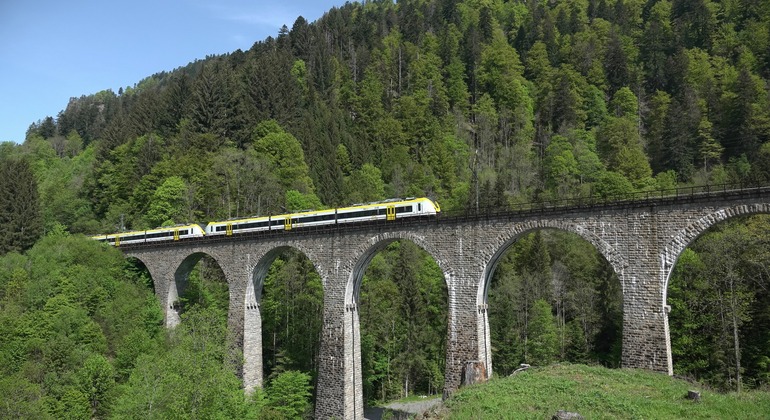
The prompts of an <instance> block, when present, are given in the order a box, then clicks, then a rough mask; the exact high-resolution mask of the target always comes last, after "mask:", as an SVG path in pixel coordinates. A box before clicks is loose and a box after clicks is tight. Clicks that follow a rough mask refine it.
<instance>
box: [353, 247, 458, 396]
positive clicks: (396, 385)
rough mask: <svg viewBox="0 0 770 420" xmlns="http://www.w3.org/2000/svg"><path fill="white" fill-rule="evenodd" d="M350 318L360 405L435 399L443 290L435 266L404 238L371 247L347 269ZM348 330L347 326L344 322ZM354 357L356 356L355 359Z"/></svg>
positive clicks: (442, 345) (442, 349)
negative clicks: (424, 397)
mask: <svg viewBox="0 0 770 420" xmlns="http://www.w3.org/2000/svg"><path fill="white" fill-rule="evenodd" d="M352 282H353V284H352V285H353V287H352V288H351V289H352V294H351V295H350V296H349V297H348V300H347V302H348V306H349V308H346V309H348V310H346V314H345V316H346V317H348V316H349V317H350V321H351V324H352V325H351V328H352V329H353V331H356V328H358V336H356V335H357V334H355V332H354V334H352V337H353V341H354V346H353V347H354V357H353V358H354V360H360V361H361V362H360V366H355V367H354V368H355V370H358V372H360V377H361V379H360V380H361V388H362V389H361V390H360V391H359V392H360V394H358V396H357V398H358V397H362V398H363V399H364V400H363V401H364V405H371V404H372V403H375V402H382V401H389V400H393V399H398V398H402V397H405V396H408V395H413V394H416V393H419V394H422V395H436V394H439V395H440V394H441V393H442V391H443V388H444V382H445V378H444V373H445V367H446V357H447V321H448V300H449V298H448V291H447V283H446V278H445V274H444V273H443V271H442V269H441V268H440V266H439V262H438V261H437V260H436V259H435V258H434V257H433V256H432V255H431V254H430V253H428V252H427V251H426V250H424V249H423V248H422V247H420V246H419V245H418V244H416V243H415V242H413V241H411V240H409V239H385V240H382V241H380V242H378V243H376V244H375V245H373V246H371V247H370V248H369V249H368V250H367V251H366V252H364V254H363V255H362V256H361V257H360V258H359V260H358V261H357V263H356V265H355V268H354V270H353V278H352ZM345 324H346V326H347V325H348V321H347V320H346V322H345ZM355 351H360V358H359V357H356V356H355Z"/></svg>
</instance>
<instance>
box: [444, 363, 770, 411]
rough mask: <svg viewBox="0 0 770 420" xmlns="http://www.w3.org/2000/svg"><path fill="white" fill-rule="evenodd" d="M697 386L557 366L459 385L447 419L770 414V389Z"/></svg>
mask: <svg viewBox="0 0 770 420" xmlns="http://www.w3.org/2000/svg"><path fill="white" fill-rule="evenodd" d="M690 389H693V390H700V388H699V387H698V386H697V385H694V384H691V383H688V382H685V381H681V380H677V379H674V378H671V377H668V376H666V375H661V374H658V373H652V372H647V371H642V370H630V369H606V368H602V367H594V366H583V365H558V366H550V367H546V368H539V369H531V370H529V371H526V372H522V373H519V374H517V375H516V376H514V377H508V378H501V379H496V380H493V381H491V382H490V383H488V384H482V385H477V386H471V387H468V388H464V389H461V390H460V391H458V392H457V393H455V394H454V395H453V396H452V398H450V399H449V400H448V401H446V408H447V409H448V413H446V412H444V413H442V414H449V416H448V417H449V418H453V419H454V418H457V419H486V418H489V419H498V418H499V419H502V418H510V419H526V418H531V419H550V418H551V416H553V415H554V414H555V413H556V412H557V411H558V410H567V411H573V412H577V413H580V414H581V415H583V416H584V417H585V418H586V419H602V418H606V419H610V418H612V419H736V420H737V419H770V393H768V392H745V393H742V394H718V393H714V392H709V391H703V392H702V394H701V402H700V403H696V402H693V401H691V400H687V399H685V395H686V394H687V391H688V390H690ZM441 417H444V416H443V415H441Z"/></svg>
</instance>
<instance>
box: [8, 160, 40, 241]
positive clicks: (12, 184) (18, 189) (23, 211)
mask: <svg viewBox="0 0 770 420" xmlns="http://www.w3.org/2000/svg"><path fill="white" fill-rule="evenodd" d="M42 233H43V220H42V218H41V214H40V206H39V203H38V190H37V182H36V180H35V178H34V175H33V174H32V170H31V168H30V165H29V163H27V161H25V160H17V159H7V158H2V157H0V255H2V254H5V253H7V252H9V251H24V250H26V249H27V248H30V247H31V246H32V245H33V244H34V243H35V241H36V240H37V239H38V238H39V237H40V235H41V234H42Z"/></svg>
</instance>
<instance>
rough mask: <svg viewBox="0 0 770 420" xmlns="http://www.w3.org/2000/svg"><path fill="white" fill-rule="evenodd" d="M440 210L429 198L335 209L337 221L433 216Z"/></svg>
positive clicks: (348, 221)
mask: <svg viewBox="0 0 770 420" xmlns="http://www.w3.org/2000/svg"><path fill="white" fill-rule="evenodd" d="M440 211H441V208H440V207H439V205H438V203H435V202H434V201H433V200H431V199H429V198H407V199H405V200H400V199H396V200H389V201H381V202H378V203H371V204H366V205H361V206H351V207H345V208H341V209H337V223H352V222H366V221H374V220H396V219H401V218H405V217H416V216H435V215H437V214H438V213H439V212H440Z"/></svg>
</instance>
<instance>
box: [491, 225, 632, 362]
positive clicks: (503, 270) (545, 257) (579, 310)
mask: <svg viewBox="0 0 770 420" xmlns="http://www.w3.org/2000/svg"><path fill="white" fill-rule="evenodd" d="M479 300H480V307H481V308H482V310H484V311H486V315H487V317H488V322H487V323H486V325H488V328H489V330H488V331H480V334H482V335H483V336H485V337H486V339H485V340H480V345H482V346H484V348H483V349H480V350H481V352H482V354H487V358H488V360H489V359H490V358H491V360H493V362H494V363H493V365H494V371H495V373H498V374H500V375H508V374H510V373H511V372H513V371H514V370H515V369H517V368H519V366H520V364H522V363H526V364H530V365H545V364H550V363H555V362H559V361H569V362H575V363H601V364H603V365H605V366H609V367H619V366H620V362H621V350H622V326H623V296H622V290H621V285H620V280H619V279H618V276H617V274H616V273H615V270H614V269H613V267H612V265H611V264H610V263H609V262H608V261H607V259H606V258H605V257H604V256H603V255H602V253H601V252H599V250H598V249H597V247H596V246H595V245H594V244H592V243H591V242H589V241H588V240H586V239H585V238H583V237H582V236H580V235H578V234H576V233H573V232H569V231H566V230H560V229H553V228H542V229H533V230H528V231H525V232H522V233H520V234H519V235H516V236H515V237H514V238H512V239H510V240H509V241H508V242H506V243H505V244H504V246H502V247H501V248H500V249H499V250H498V252H497V253H496V254H495V255H494V257H493V258H492V260H491V261H490V263H489V264H488V266H487V270H486V272H485V278H484V281H483V291H481V293H480V296H479ZM488 370H489V367H488Z"/></svg>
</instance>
